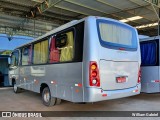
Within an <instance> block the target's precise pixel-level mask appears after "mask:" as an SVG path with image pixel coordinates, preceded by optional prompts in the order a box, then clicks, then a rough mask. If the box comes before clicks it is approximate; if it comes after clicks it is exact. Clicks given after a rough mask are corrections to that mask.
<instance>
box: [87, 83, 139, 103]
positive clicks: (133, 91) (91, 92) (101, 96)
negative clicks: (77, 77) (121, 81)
mask: <svg viewBox="0 0 160 120" xmlns="http://www.w3.org/2000/svg"><path fill="white" fill-rule="evenodd" d="M140 90H141V84H138V85H137V86H135V87H132V88H127V89H123V90H111V91H102V89H97V88H86V89H85V95H84V102H97V101H103V100H110V99H117V98H123V97H129V96H134V95H138V94H140Z"/></svg>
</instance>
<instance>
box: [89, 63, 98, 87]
mask: <svg viewBox="0 0 160 120" xmlns="http://www.w3.org/2000/svg"><path fill="white" fill-rule="evenodd" d="M89 79H90V86H97V87H99V86H100V78H99V69H98V66H97V62H95V61H91V62H90V66H89Z"/></svg>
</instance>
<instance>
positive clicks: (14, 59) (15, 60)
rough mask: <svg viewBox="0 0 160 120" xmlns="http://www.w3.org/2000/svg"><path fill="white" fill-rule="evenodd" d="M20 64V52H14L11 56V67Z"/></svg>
mask: <svg viewBox="0 0 160 120" xmlns="http://www.w3.org/2000/svg"><path fill="white" fill-rule="evenodd" d="M18 63H19V52H18V50H16V51H14V52H13V53H12V56H11V66H18Z"/></svg>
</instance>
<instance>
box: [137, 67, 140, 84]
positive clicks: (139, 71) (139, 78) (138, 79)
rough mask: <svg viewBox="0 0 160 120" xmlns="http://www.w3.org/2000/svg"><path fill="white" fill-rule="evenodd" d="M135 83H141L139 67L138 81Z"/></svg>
mask: <svg viewBox="0 0 160 120" xmlns="http://www.w3.org/2000/svg"><path fill="white" fill-rule="evenodd" d="M137 83H141V68H140V69H139V72H138V81H137Z"/></svg>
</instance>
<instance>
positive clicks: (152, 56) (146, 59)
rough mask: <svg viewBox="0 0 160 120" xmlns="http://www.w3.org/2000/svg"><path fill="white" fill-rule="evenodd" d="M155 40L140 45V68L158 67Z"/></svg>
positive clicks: (157, 44)
mask: <svg viewBox="0 0 160 120" xmlns="http://www.w3.org/2000/svg"><path fill="white" fill-rule="evenodd" d="M158 46H159V43H158V41H157V40H152V41H145V42H141V43H140V48H141V60H142V63H141V65H142V66H151V65H152V66H154V65H158V62H159V60H158V57H157V56H158V49H159V47H158Z"/></svg>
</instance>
